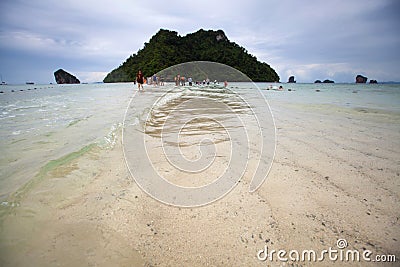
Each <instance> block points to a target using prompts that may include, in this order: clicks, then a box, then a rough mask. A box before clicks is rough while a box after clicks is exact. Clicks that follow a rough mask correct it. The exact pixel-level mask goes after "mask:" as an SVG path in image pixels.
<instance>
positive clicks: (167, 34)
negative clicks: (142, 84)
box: [103, 29, 279, 83]
mask: <svg viewBox="0 0 400 267" xmlns="http://www.w3.org/2000/svg"><path fill="white" fill-rule="evenodd" d="M191 61H212V62H218V63H222V64H226V65H228V66H231V67H233V68H235V69H237V70H239V71H241V72H243V73H244V74H246V75H247V76H248V77H249V78H250V79H252V80H253V81H254V82H278V81H279V76H278V74H277V73H276V71H275V70H274V69H273V68H271V66H270V65H268V64H267V63H265V62H260V61H258V60H257V58H256V57H255V56H253V55H251V54H249V53H248V52H247V50H246V49H245V48H243V47H241V46H239V45H238V44H236V43H234V42H231V41H229V39H228V37H227V36H226V35H225V33H224V31H222V30H217V31H214V30H203V29H200V30H199V31H197V32H194V33H190V34H187V35H186V36H179V35H178V33H177V32H175V31H170V30H165V29H161V30H159V31H158V32H157V33H156V34H155V35H154V36H153V37H151V39H150V41H149V42H148V43H145V44H144V48H143V49H140V50H139V51H138V52H137V53H136V54H133V55H131V56H130V57H129V58H127V59H126V60H125V62H123V63H122V64H121V65H120V66H119V67H117V68H116V69H114V70H112V71H111V72H110V73H108V74H107V76H106V77H105V78H104V80H103V82H105V83H112V82H132V81H134V80H135V77H136V73H137V71H138V70H139V69H141V70H142V72H143V73H144V75H145V76H152V75H153V74H155V73H158V72H159V71H161V70H163V69H166V68H168V67H171V66H173V65H176V64H180V63H185V62H191Z"/></svg>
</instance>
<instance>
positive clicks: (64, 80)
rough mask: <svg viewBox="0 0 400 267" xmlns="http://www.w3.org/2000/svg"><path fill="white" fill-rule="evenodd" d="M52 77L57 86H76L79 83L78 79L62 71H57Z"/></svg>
mask: <svg viewBox="0 0 400 267" xmlns="http://www.w3.org/2000/svg"><path fill="white" fill-rule="evenodd" d="M54 77H55V79H56V82H57V83H58V84H76V83H81V82H80V81H79V79H78V78H76V77H75V76H74V75H72V74H70V73H68V72H66V71H65V70H63V69H59V70H57V71H55V72H54Z"/></svg>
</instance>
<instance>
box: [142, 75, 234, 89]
mask: <svg viewBox="0 0 400 267" xmlns="http://www.w3.org/2000/svg"><path fill="white" fill-rule="evenodd" d="M149 81H150V83H149ZM174 81H175V85H176V86H180V85H181V86H185V85H186V81H187V82H188V84H189V86H192V85H193V79H192V78H191V77H189V78H186V77H184V76H180V75H179V74H178V75H177V76H175V77H174ZM146 82H147V83H148V84H153V85H154V86H156V85H164V79H163V78H161V77H159V76H157V75H156V74H154V75H153V76H152V77H149V78H148V79H147V80H146V79H145V78H144V75H143V72H142V70H139V71H138V73H137V74H136V79H135V83H137V85H138V89H139V91H142V90H144V88H143V84H144V83H146ZM214 84H218V81H217V80H215V81H214ZM196 85H210V79H209V78H208V77H207V79H205V80H203V81H196ZM227 86H228V82H227V81H224V87H227Z"/></svg>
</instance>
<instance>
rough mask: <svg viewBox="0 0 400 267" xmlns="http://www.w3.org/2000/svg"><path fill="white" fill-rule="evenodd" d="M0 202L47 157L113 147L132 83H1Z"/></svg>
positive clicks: (43, 164) (36, 170) (47, 160)
mask: <svg viewBox="0 0 400 267" xmlns="http://www.w3.org/2000/svg"><path fill="white" fill-rule="evenodd" d="M0 90H1V91H3V93H1V94H0V125H1V126H0V136H1V139H0V151H1V154H0V201H5V199H7V197H8V196H9V195H10V194H12V193H13V192H15V191H16V190H17V189H18V188H20V187H21V186H22V185H24V184H25V183H27V182H28V181H29V180H31V179H32V178H33V177H35V175H36V174H37V173H38V172H39V170H40V168H42V167H43V166H46V164H48V163H49V162H52V163H53V164H56V163H57V160H59V159H62V158H63V157H64V158H65V156H66V155H71V154H72V153H78V152H79V151H81V152H84V151H85V148H88V147H90V146H91V145H93V144H95V145H97V146H102V147H107V146H113V142H115V132H116V131H117V130H118V129H119V127H120V126H121V123H122V118H123V114H124V111H125V108H126V105H127V103H128V100H129V98H130V97H131V96H132V92H133V90H134V86H133V84H90V85H89V84H81V85H17V86H15V85H5V86H4V85H3V86H1V88H0Z"/></svg>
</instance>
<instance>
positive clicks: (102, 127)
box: [0, 83, 400, 201]
mask: <svg viewBox="0 0 400 267" xmlns="http://www.w3.org/2000/svg"><path fill="white" fill-rule="evenodd" d="M282 85H283V87H284V89H285V90H284V91H276V90H266V89H268V88H276V87H277V85H276V84H270V83H257V84H256V86H257V87H258V88H260V89H261V92H262V93H263V94H264V96H265V98H266V99H267V100H268V101H269V102H270V104H274V103H282V104H289V105H301V106H304V108H310V107H312V106H314V107H315V106H319V107H320V108H323V109H324V110H331V111H332V112H337V111H340V110H343V109H348V110H353V111H358V112H366V113H371V112H372V113H385V114H392V115H393V116H394V122H396V121H397V123H399V121H398V118H399V114H400V85H398V84H282ZM160 88H162V90H165V91H167V90H168V88H169V89H171V88H173V87H172V85H169V86H165V87H160ZM228 88H231V89H233V90H245V89H246V88H247V89H248V88H251V89H254V88H255V87H254V85H252V84H246V83H243V84H241V83H236V84H235V83H231V84H229V86H228ZM0 89H1V91H3V93H2V94H0V109H1V110H0V122H1V127H0V136H1V137H2V138H1V140H0V150H1V151H2V153H1V155H0V200H1V201H6V199H7V198H8V197H9V196H10V194H12V193H13V192H15V191H16V190H17V189H18V188H20V187H21V186H22V185H24V184H25V183H27V182H28V181H29V180H30V179H32V178H33V177H34V176H35V175H36V174H37V173H38V172H39V170H40V168H41V167H43V166H45V165H46V164H47V163H49V162H50V161H52V162H53V163H54V161H56V160H58V159H61V158H63V157H64V156H66V155H68V154H71V153H74V152H77V151H80V150H81V149H83V148H85V147H87V146H90V145H93V144H96V145H98V146H100V147H108V146H113V142H115V135H116V131H120V130H121V125H122V123H123V118H124V113H125V109H126V106H127V105H128V103H129V100H130V98H131V97H133V94H134V93H135V92H136V87H135V86H134V85H133V84H131V83H121V84H81V85H15V86H14V85H3V86H2V87H1V88H0ZM152 90H153V91H154V88H153V87H151V86H148V87H147V90H146V92H145V93H144V94H152ZM177 90H178V91H182V90H184V89H183V87H182V88H180V89H179V88H178V89H177ZM194 90H197V89H194ZM171 94H174V97H175V98H176V97H178V98H179V97H183V95H182V94H179V93H178V96H176V95H177V92H176V90H175V91H174V92H173V93H171ZM221 97H222V98H223V97H225V96H224V95H222V96H221ZM150 104H151V103H150ZM272 106H273V113H274V112H284V110H282V108H283V107H284V105H279V108H278V107H277V108H275V105H272ZM398 127H399V130H400V126H399V125H398Z"/></svg>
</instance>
